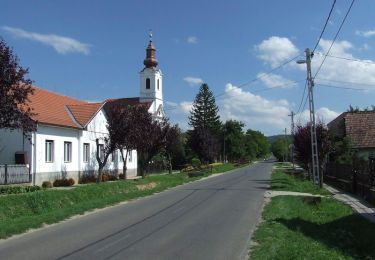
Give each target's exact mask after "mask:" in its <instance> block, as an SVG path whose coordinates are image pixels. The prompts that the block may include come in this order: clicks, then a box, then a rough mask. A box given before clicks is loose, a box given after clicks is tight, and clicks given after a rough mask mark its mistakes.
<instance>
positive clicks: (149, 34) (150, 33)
mask: <svg viewBox="0 0 375 260" xmlns="http://www.w3.org/2000/svg"><path fill="white" fill-rule="evenodd" d="M148 37H149V38H150V42H152V29H150V30H148Z"/></svg>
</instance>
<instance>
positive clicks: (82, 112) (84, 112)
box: [66, 103, 103, 127]
mask: <svg viewBox="0 0 375 260" xmlns="http://www.w3.org/2000/svg"><path fill="white" fill-rule="evenodd" d="M66 106H67V108H68V109H69V111H70V112H71V113H72V115H73V117H74V119H75V120H76V121H77V122H78V123H79V124H80V125H81V126H82V127H84V126H86V125H87V124H88V123H89V122H90V121H91V119H92V118H93V117H94V116H95V114H96V113H97V111H98V110H99V109H100V108H101V107H102V106H103V103H88V104H82V105H66Z"/></svg>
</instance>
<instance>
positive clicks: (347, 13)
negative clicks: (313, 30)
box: [314, 0, 355, 78]
mask: <svg viewBox="0 0 375 260" xmlns="http://www.w3.org/2000/svg"><path fill="white" fill-rule="evenodd" d="M354 2H355V0H352V3H351V4H350V6H349V8H348V11H347V12H346V14H345V17H344V19H343V20H342V22H341V24H340V27H339V29H338V30H337V32H336V35H335V37H334V38H333V40H332V42H331V45H330V46H329V49H328V51H327V53H326V54H325V55H324V58H323V61H322V63H320V66H319V68H318V70H317V71H316V73H315V75H314V78H316V76H317V75H318V73H319V71H320V70H321V68H322V66H323V64H324V62H325V61H326V59H327V55H328V54H329V52H330V51H331V49H332V46H333V44H334V43H335V41H336V39H337V36H338V35H339V33H340V31H341V28H342V26H343V25H344V23H345V20H346V18H347V17H348V15H349V13H350V10H351V9H352V6H353V4H354Z"/></svg>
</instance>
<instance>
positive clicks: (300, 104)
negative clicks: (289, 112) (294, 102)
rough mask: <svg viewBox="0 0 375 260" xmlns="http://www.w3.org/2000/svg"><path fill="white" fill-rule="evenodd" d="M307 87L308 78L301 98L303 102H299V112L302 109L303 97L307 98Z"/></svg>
mask: <svg viewBox="0 0 375 260" xmlns="http://www.w3.org/2000/svg"><path fill="white" fill-rule="evenodd" d="M306 89H307V79H306V82H305V87H304V88H303V93H302V98H301V102H300V103H299V106H298V110H297V114H298V113H299V111H300V109H301V106H302V103H303V99H304V98H305V93H306Z"/></svg>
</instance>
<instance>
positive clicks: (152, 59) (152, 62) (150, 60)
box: [143, 30, 158, 68]
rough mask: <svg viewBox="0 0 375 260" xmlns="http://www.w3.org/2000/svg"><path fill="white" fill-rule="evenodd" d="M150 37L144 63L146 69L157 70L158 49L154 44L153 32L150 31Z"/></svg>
mask: <svg viewBox="0 0 375 260" xmlns="http://www.w3.org/2000/svg"><path fill="white" fill-rule="evenodd" d="M148 37H149V38H150V42H149V43H148V46H147V49H146V59H145V60H144V61H143V64H144V65H145V66H146V68H155V67H156V66H157V65H158V60H157V59H156V55H155V52H156V49H155V46H154V44H153V43H152V30H150V31H149V34H148Z"/></svg>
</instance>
